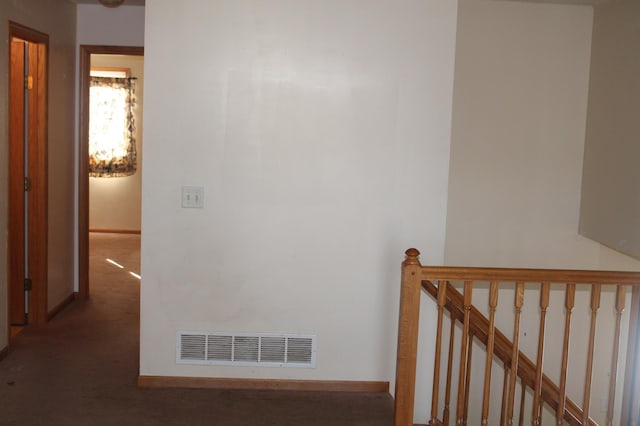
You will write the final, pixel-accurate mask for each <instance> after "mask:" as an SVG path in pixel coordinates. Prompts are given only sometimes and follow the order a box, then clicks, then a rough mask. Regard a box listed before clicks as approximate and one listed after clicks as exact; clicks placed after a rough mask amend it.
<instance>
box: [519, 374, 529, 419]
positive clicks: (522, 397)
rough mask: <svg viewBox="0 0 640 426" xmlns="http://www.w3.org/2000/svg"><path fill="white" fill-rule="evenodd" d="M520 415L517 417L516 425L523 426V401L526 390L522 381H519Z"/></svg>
mask: <svg viewBox="0 0 640 426" xmlns="http://www.w3.org/2000/svg"><path fill="white" fill-rule="evenodd" d="M520 392H521V393H520V415H519V416H518V417H519V418H518V425H520V426H524V399H525V397H526V396H527V388H526V387H525V385H524V383H522V380H520Z"/></svg>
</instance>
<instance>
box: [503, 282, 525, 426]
mask: <svg viewBox="0 0 640 426" xmlns="http://www.w3.org/2000/svg"><path fill="white" fill-rule="evenodd" d="M523 304H524V283H523V282H517V283H516V293H515V301H514V305H515V308H516V315H515V319H514V325H513V351H512V352H511V373H510V377H509V380H510V382H511V383H510V384H509V400H508V402H507V425H508V426H512V425H513V405H514V402H515V397H516V379H517V378H518V357H519V355H520V348H519V347H518V342H519V340H520V314H521V313H522V305H523Z"/></svg>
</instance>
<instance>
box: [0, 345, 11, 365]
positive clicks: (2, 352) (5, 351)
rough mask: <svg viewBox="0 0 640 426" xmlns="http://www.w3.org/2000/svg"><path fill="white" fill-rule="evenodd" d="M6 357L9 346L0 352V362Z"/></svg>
mask: <svg viewBox="0 0 640 426" xmlns="http://www.w3.org/2000/svg"><path fill="white" fill-rule="evenodd" d="M7 355H9V346H7V347H6V348H4V349H1V350H0V361H2V360H3V359H5V358H6V357H7Z"/></svg>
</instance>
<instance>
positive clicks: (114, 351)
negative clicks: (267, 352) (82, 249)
mask: <svg viewBox="0 0 640 426" xmlns="http://www.w3.org/2000/svg"><path fill="white" fill-rule="evenodd" d="M139 244H140V239H139V236H135V235H112V234H92V235H91V255H90V259H91V267H90V270H91V299H90V300H89V301H76V302H74V303H73V304H71V305H70V306H69V307H68V308H67V309H65V310H64V311H63V312H62V313H60V314H59V315H58V316H57V317H56V318H54V319H53V320H52V321H51V322H50V323H48V324H47V325H45V326H41V327H36V326H30V327H28V328H26V329H25V330H24V331H23V332H22V333H21V334H20V335H18V336H17V338H16V339H15V340H14V341H13V344H12V350H11V352H10V353H9V355H8V356H7V357H6V358H5V359H4V360H2V361H0V425H225V426H236V425H273V426H286V425H291V426H293V425H295V426H306V425H309V426H315V425H318V426H320V425H335V426H342V425H344V426H347V425H354V426H355V425H362V426H378V425H380V426H382V425H384V426H389V425H391V424H392V423H393V422H392V410H393V407H392V406H393V401H392V398H391V397H390V396H389V395H387V394H348V393H335V392H272V391H270V392H266V391H265V392H262V391H228V390H194V389H140V388H138V387H137V386H136V379H137V375H138V340H139V336H138V324H139V282H138V280H137V278H135V277H133V276H132V275H130V274H129V271H133V272H138V270H137V268H138V265H139V255H140V254H139ZM105 258H112V259H113V260H116V261H117V262H118V263H120V264H122V265H123V266H125V268H124V269H119V268H117V267H114V266H113V265H112V264H109V263H107V262H106V261H105V260H104V259H105Z"/></svg>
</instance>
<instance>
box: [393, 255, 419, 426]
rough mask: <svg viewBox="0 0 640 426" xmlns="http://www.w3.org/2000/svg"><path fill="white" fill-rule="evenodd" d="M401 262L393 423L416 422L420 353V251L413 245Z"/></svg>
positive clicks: (402, 425) (397, 425)
mask: <svg viewBox="0 0 640 426" xmlns="http://www.w3.org/2000/svg"><path fill="white" fill-rule="evenodd" d="M405 255H406V257H405V260H404V262H402V283H401V288H400V320H399V322H398V354H397V360H396V392H395V411H394V423H393V424H394V426H412V425H413V403H414V397H415V387H416V386H415V385H416V359H417V354H418V323H419V315H420V286H421V281H422V279H421V275H422V274H421V268H422V265H420V260H419V259H418V256H420V252H419V251H418V250H416V249H414V248H410V249H409V250H407V251H406V252H405Z"/></svg>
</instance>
